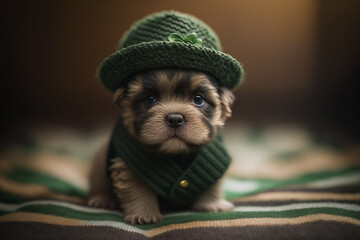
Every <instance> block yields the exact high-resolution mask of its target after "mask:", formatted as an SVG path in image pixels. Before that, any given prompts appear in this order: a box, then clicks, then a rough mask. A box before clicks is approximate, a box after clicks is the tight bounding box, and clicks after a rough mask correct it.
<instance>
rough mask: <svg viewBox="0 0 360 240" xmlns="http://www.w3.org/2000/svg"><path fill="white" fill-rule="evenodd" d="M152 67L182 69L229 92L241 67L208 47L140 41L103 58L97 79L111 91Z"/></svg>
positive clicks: (234, 84)
mask: <svg viewBox="0 0 360 240" xmlns="http://www.w3.org/2000/svg"><path fill="white" fill-rule="evenodd" d="M154 68H183V69H191V70H196V71H200V72H204V73H207V74H210V75H212V76H214V77H216V78H217V79H218V81H219V83H220V84H221V85H222V86H224V87H227V88H228V89H230V90H233V89H235V88H236V87H237V86H238V85H239V84H240V83H241V82H242V76H243V69H242V66H241V64H240V63H239V62H238V61H237V60H236V59H234V58H233V57H231V56H230V55H228V54H225V53H223V52H220V51H217V50H215V49H212V48H207V47H202V46H197V45H193V44H185V43H176V42H167V41H159V42H144V43H140V44H136V45H132V46H129V47H127V48H123V49H121V50H119V51H117V52H115V53H114V54H112V55H110V56H109V57H108V58H106V59H105V60H104V61H103V62H102V63H101V65H100V68H99V72H98V75H99V78H100V80H101V82H102V83H103V85H104V86H105V87H106V88H107V89H109V90H110V91H112V92H114V91H115V90H116V89H117V88H119V87H121V86H123V85H124V84H125V83H126V82H127V81H128V79H129V77H130V76H132V75H134V74H136V73H139V72H141V71H144V70H149V69H154Z"/></svg>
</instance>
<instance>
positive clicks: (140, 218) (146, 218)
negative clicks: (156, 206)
mask: <svg viewBox="0 0 360 240" xmlns="http://www.w3.org/2000/svg"><path fill="white" fill-rule="evenodd" d="M162 219H163V217H162V215H161V213H155V214H132V215H126V216H125V217H124V220H125V221H126V222H128V223H131V224H149V223H158V222H161V221H162Z"/></svg>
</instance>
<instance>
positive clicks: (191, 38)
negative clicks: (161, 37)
mask: <svg viewBox="0 0 360 240" xmlns="http://www.w3.org/2000/svg"><path fill="white" fill-rule="evenodd" d="M168 38H169V41H170V42H182V43H190V44H195V45H198V46H201V45H202V43H203V42H202V40H201V39H200V38H198V37H197V35H196V33H190V34H188V35H186V36H185V37H183V36H181V35H180V34H178V33H171V34H170V35H169V36H168Z"/></svg>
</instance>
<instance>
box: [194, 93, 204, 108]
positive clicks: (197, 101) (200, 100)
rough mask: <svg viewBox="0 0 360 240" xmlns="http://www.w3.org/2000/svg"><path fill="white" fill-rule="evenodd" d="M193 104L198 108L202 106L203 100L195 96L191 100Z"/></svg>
mask: <svg viewBox="0 0 360 240" xmlns="http://www.w3.org/2000/svg"><path fill="white" fill-rule="evenodd" d="M193 102H194V104H195V105H196V106H198V107H201V106H202V105H204V99H203V98H202V96H200V95H196V96H195V97H194V100H193Z"/></svg>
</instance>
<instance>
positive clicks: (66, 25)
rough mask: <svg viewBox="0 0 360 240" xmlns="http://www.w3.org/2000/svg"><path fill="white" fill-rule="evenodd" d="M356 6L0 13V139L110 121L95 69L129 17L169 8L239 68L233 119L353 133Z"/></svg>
mask: <svg viewBox="0 0 360 240" xmlns="http://www.w3.org/2000/svg"><path fill="white" fill-rule="evenodd" d="M359 6H360V4H359V1H357V0H354V1H331V0H319V1H317V0H291V1H289V0H273V1H268V0H256V1H254V0H236V1H235V0H233V1H231V0H218V1H194V0H179V1H168V0H152V1H145V0H144V1H138V0H124V1H102V0H94V1H90V0H86V1H85V0H84V1H80V0H78V1H75V0H69V1H67V0H62V1H39V0H34V1H8V2H7V3H3V4H2V7H1V10H0V11H1V31H2V34H1V35H2V36H1V46H2V61H3V63H2V64H1V90H0V94H1V99H0V100H1V103H0V110H1V121H2V124H1V127H2V129H1V134H2V135H3V136H5V135H6V134H7V135H9V134H12V133H13V132H14V131H13V130H14V129H24V128H26V127H28V126H31V125H32V124H34V123H38V124H39V123H40V124H42V123H56V124H62V125H65V126H72V127H77V128H81V129H88V128H94V127H96V126H98V125H99V124H102V123H103V122H106V121H112V120H113V119H115V118H116V115H117V113H116V110H117V109H116V108H115V107H114V106H113V105H112V104H111V96H110V93H108V92H106V91H105V90H104V89H103V88H102V86H101V85H100V84H99V82H98V80H97V79H96V76H95V75H96V69H97V67H98V65H99V63H100V62H101V61H102V60H103V59H104V58H105V57H107V56H108V55H110V54H111V53H112V52H114V51H115V49H116V47H117V43H118V40H119V39H120V37H121V36H122V34H123V33H124V31H125V30H127V29H128V27H129V26H130V25H131V24H132V23H133V22H134V21H135V20H138V19H140V18H142V17H144V16H145V15H147V14H150V13H152V12H155V11H161V10H167V9H175V10H179V11H182V12H186V13H190V14H193V15H195V16H197V17H198V18H200V19H202V20H204V21H205V22H207V23H208V24H209V25H210V26H211V27H212V28H213V29H215V31H216V32H217V33H218V35H219V36H220V39H221V40H222V44H223V47H224V51H225V52H227V53H229V54H231V55H232V56H233V57H235V58H236V59H238V60H239V61H240V62H242V63H243V65H244V67H245V70H246V80H245V83H244V84H243V86H242V87H241V88H239V89H238V90H237V92H236V96H237V101H236V105H235V107H234V117H233V119H232V121H233V122H237V121H241V122H242V123H245V124H249V125H255V126H257V125H263V124H268V123H301V124H306V125H307V126H310V127H314V128H317V129H319V128H324V129H325V128H331V129H337V130H340V131H342V132H345V133H353V134H355V135H357V136H358V135H359V121H360V118H359V91H358V89H359V80H360V78H359V68H358V63H359V59H358V58H359V47H358V43H359V41H360V37H359V24H358V23H359V21H358V20H359V17H358V15H359V11H358V10H359Z"/></svg>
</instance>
